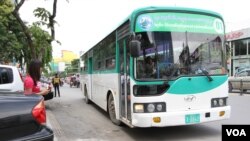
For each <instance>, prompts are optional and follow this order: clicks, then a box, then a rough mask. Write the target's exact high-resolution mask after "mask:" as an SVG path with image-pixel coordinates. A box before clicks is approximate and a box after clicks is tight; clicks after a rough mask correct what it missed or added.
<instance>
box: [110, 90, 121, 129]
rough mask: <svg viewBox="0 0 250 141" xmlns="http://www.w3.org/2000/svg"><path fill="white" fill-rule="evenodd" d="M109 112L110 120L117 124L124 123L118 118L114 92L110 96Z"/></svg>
mask: <svg viewBox="0 0 250 141" xmlns="http://www.w3.org/2000/svg"><path fill="white" fill-rule="evenodd" d="M108 112H109V118H110V120H111V121H112V122H113V123H114V124H115V125H118V126H120V125H121V124H122V123H121V121H120V120H117V119H116V112H115V102H114V97H113V95H112V94H110V95H109V97H108Z"/></svg>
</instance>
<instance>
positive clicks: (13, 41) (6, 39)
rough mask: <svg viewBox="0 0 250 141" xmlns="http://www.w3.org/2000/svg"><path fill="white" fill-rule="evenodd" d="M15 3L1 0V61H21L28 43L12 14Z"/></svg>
mask: <svg viewBox="0 0 250 141" xmlns="http://www.w3.org/2000/svg"><path fill="white" fill-rule="evenodd" d="M12 10H13V5H12V4H11V2H10V1H9V0H1V1H0V56H1V58H0V61H1V62H12V60H13V59H15V60H16V61H20V60H21V58H22V52H21V51H20V50H22V48H23V47H24V46H25V45H26V44H25V42H24V40H25V38H24V36H23V35H24V34H23V32H22V30H21V27H20V26H19V24H18V22H17V21H16V20H15V18H14V17H13V15H12V13H11V12H12Z"/></svg>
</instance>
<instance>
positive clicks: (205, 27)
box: [81, 7, 231, 127]
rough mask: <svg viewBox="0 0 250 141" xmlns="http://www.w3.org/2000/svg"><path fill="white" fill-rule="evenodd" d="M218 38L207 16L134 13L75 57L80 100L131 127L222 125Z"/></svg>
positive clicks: (219, 27) (221, 32) (225, 114)
mask: <svg viewBox="0 0 250 141" xmlns="http://www.w3.org/2000/svg"><path fill="white" fill-rule="evenodd" d="M224 36H225V26H224V21H223V18H222V16H221V15H220V14H218V13H215V12H212V11H207V10H199V9H192V8H177V7H173V8H171V7H145V8H140V9H137V10H135V11H134V12H132V14H131V15H130V16H129V17H128V18H127V19H126V20H125V21H124V22H123V23H122V24H120V25H119V26H118V27H117V28H115V29H114V30H113V31H112V32H111V33H110V34H109V35H107V36H106V37H105V38H104V39H103V40H101V41H100V42H98V43H97V44H96V45H95V46H94V47H92V48H91V49H89V50H88V51H87V52H86V53H84V54H83V55H82V56H81V59H82V60H83V61H84V67H83V69H82V71H81V85H82V86H81V87H82V92H83V94H84V96H85V100H86V102H87V103H90V102H93V103H95V104H96V105H98V106H100V107H101V108H102V109H104V110H105V111H107V112H108V114H109V116H110V119H111V121H112V122H113V123H114V124H116V125H120V124H122V123H125V124H127V125H128V126H130V127H164V126H177V125H190V124H199V123H204V122H210V121H216V120H223V119H228V118H230V112H231V107H230V105H228V75H227V72H226V70H227V68H226V60H225V51H226V50H225V37H224ZM150 59H151V62H150V63H149V64H150V65H149V64H147V63H148V62H149V60H150Z"/></svg>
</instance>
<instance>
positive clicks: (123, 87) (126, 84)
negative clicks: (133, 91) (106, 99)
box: [119, 40, 131, 123]
mask: <svg viewBox="0 0 250 141" xmlns="http://www.w3.org/2000/svg"><path fill="white" fill-rule="evenodd" d="M128 51H129V49H127V48H126V41H125V40H122V41H120V42H119V52H120V57H119V61H120V102H119V103H120V107H121V110H120V112H121V113H120V115H121V117H122V120H123V121H125V122H128V123H130V122H131V105H130V103H131V102H130V73H129V70H130V66H129V65H130V61H129V60H130V56H129V52H128Z"/></svg>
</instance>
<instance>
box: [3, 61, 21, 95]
mask: <svg viewBox="0 0 250 141" xmlns="http://www.w3.org/2000/svg"><path fill="white" fill-rule="evenodd" d="M23 91H24V84H23V80H22V76H21V74H20V72H19V70H18V68H17V67H15V66H9V65H1V64H0V92H23Z"/></svg>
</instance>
